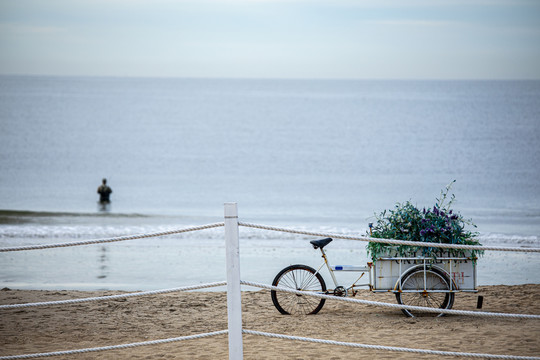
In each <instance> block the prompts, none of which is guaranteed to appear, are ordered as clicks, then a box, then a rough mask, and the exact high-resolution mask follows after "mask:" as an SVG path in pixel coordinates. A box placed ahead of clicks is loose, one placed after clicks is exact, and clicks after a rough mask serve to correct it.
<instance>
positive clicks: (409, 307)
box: [240, 281, 540, 319]
mask: <svg viewBox="0 0 540 360" xmlns="http://www.w3.org/2000/svg"><path fill="white" fill-rule="evenodd" d="M240 283H241V284H242V285H247V286H253V287H259V288H262V289H268V290H275V291H283V292H288V293H293V294H299V295H307V296H313V297H318V298H321V299H327V300H337V301H345V302H350V303H357V304H364V305H372V306H380V307H388V308H394V309H407V310H417V311H425V312H433V313H437V314H454V315H470V316H486V317H503V318H517V319H540V315H529V314H508V313H491V312H482V311H468V310H452V309H438V308H430V307H422V306H412V305H400V304H389V303H384V302H377V301H370V300H362V299H350V298H344V297H339V296H333V295H324V294H316V293H313V292H309V291H299V290H295V289H290V288H283V287H277V286H271V285H265V284H260V283H256V282H251V281H240Z"/></svg>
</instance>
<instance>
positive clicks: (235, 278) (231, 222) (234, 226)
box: [225, 203, 244, 360]
mask: <svg viewBox="0 0 540 360" xmlns="http://www.w3.org/2000/svg"><path fill="white" fill-rule="evenodd" d="M225 248H226V254H227V314H228V319H229V360H242V359H243V358H244V349H243V344H242V291H241V288H240V247H239V242H238V209H237V206H236V203H225Z"/></svg>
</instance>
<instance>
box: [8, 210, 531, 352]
mask: <svg viewBox="0 0 540 360" xmlns="http://www.w3.org/2000/svg"><path fill="white" fill-rule="evenodd" d="M225 209H226V210H225V222H221V223H215V224H208V225H203V226H196V227H190V228H184V229H177V230H170V231H164V232H156V233H149V234H140V235H132V236H121V237H114V238H108V239H98V240H86V241H78V242H70V243H60V244H45V245H29V246H19V247H5V248H0V252H8V251H23V250H38V249H49V248H59V247H69V246H80V245H91V244H100V243H108V242H118V241H126V240H135V239H143V238H149V237H157V236H166V235H173V234H180V233H184V232H190V231H199V230H205V229H210V228H216V227H223V226H224V227H225V238H226V245H227V246H226V248H227V269H228V270H230V269H231V268H236V272H237V274H235V275H231V274H230V271H228V273H227V279H228V280H227V281H224V282H215V283H208V284H199V285H194V286H184V287H179V288H172V289H162V290H153V291H145V292H137V293H129V294H119V295H110V296H100V297H90V298H83V299H69V300H58V301H47V302H40V303H27V304H8V305H0V309H4V310H7V309H17V308H28V307H35V306H56V305H69V304H76V303H83V302H90V301H106V300H115V299H121V298H130V297H136V296H146V295H157V294H165V293H171V292H177V291H189V290H197V289H204V288H210V287H217V286H224V285H227V287H228V288H227V290H228V291H227V292H228V295H227V304H228V316H229V329H228V330H221V331H214V332H209V333H204V334H196V335H189V336H182V337H175V338H169V339H160V340H153V341H144V342H136V343H130V344H121V345H112V346H102V347H94V348H88V349H78V350H66V351H56V352H48V353H35V354H25V355H9V356H0V360H8V359H30V358H40V357H49V356H57V355H71V354H79V353H88V352H97V351H107V350H116V349H127V348H133V347H138V346H145V345H157V344H165V343H171V342H176V341H182V340H191V339H199V338H204V337H210V336H217V335H223V334H228V335H229V357H230V358H231V359H242V358H243V350H242V334H249V335H258V336H266V337H273V338H281V339H288V340H298V341H306V342H313V343H322V344H330V345H341V346H351V347H358V348H365V349H373V350H385V351H401V352H409V353H421V354H430V355H441V356H461V357H475V358H489V359H536V360H540V357H533V356H514V355H491V354H479V353H478V354H477V353H465V352H463V353H462V352H450V351H438V350H426V349H411V348H400V347H390V346H379V345H366V344H356V343H349V342H340V341H333V340H321V339H312V338H305V337H298V336H289V335H281V334H271V333H265V332H260V331H253V330H245V329H242V326H241V324H242V321H241V300H240V289H239V286H240V284H241V285H246V286H252V287H258V288H263V289H268V290H275V291H284V292H289V293H296V294H298V295H305V296H312V297H318V298H322V299H328V300H338V301H346V302H351V303H359V304H364V305H371V306H380V307H387V308H396V309H409V310H419V311H426V312H435V313H444V314H454V315H467V316H485V317H502V318H516V319H540V315H529V314H507V313H489V312H479V311H465V310H451V309H435V308H426V307H419V306H410V305H400V304H389V303H383V302H375V301H369V300H362V299H350V298H343V297H336V296H333V295H325V294H316V293H312V292H306V291H298V290H295V289H289V288H282V287H275V286H270V285H266V284H261V283H256V282H249V281H242V280H240V278H239V275H240V274H239V267H238V265H239V254H238V226H245V227H252V228H257V229H263V230H270V231H280V232H287V233H294V234H301V235H308V236H317V237H331V238H338V239H346V240H357V241H371V242H379V243H388V244H395V245H411V246H417V247H418V246H424V247H437V248H449V249H463V250H492V251H516V252H540V248H523V247H496V246H491V247H490V246H473V245H457V244H439V243H422V242H413V241H402V240H394V239H375V238H371V237H367V236H348V235H342V234H329V233H321V232H311V231H305V230H296V229H288V228H280V227H275V226H267V225H258V224H250V223H243V222H238V215H237V209H236V203H227V204H225ZM229 247H231V248H233V249H232V251H230V250H229ZM231 284H233V285H234V284H237V285H234V286H232V287H231ZM235 287H238V289H237V290H238V291H237V292H238V294H235V292H234V291H232V290H231V289H232V288H235ZM231 294H233V296H231ZM231 324H233V325H234V326H232V327H231Z"/></svg>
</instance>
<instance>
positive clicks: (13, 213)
mask: <svg viewBox="0 0 540 360" xmlns="http://www.w3.org/2000/svg"><path fill="white" fill-rule="evenodd" d="M104 216H107V217H113V218H114V217H116V218H139V217H143V218H144V217H150V215H144V214H138V213H131V214H129V213H111V212H99V213H89V212H61V211H31V210H0V221H1V220H2V219H4V218H5V219H24V218H47V217H104Z"/></svg>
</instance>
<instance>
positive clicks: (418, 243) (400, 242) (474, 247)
mask: <svg viewBox="0 0 540 360" xmlns="http://www.w3.org/2000/svg"><path fill="white" fill-rule="evenodd" d="M238 225H240V226H246V227H251V228H256V229H263V230H271V231H280V232H287V233H292V234H301V235H309V236H320V237H331V238H336V239H345V240H358V241H368V242H377V243H384V244H394V245H411V246H423V247H437V248H447V249H464V250H493V251H520V252H540V248H523V247H503V246H478V245H458V244H440V243H431V242H421V241H405V240H394V239H377V238H372V237H369V236H348V235H341V234H329V233H321V232H313V231H305V230H295V229H287V228H280V227H276V226H268V225H258V224H249V223H244V222H239V223H238Z"/></svg>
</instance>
